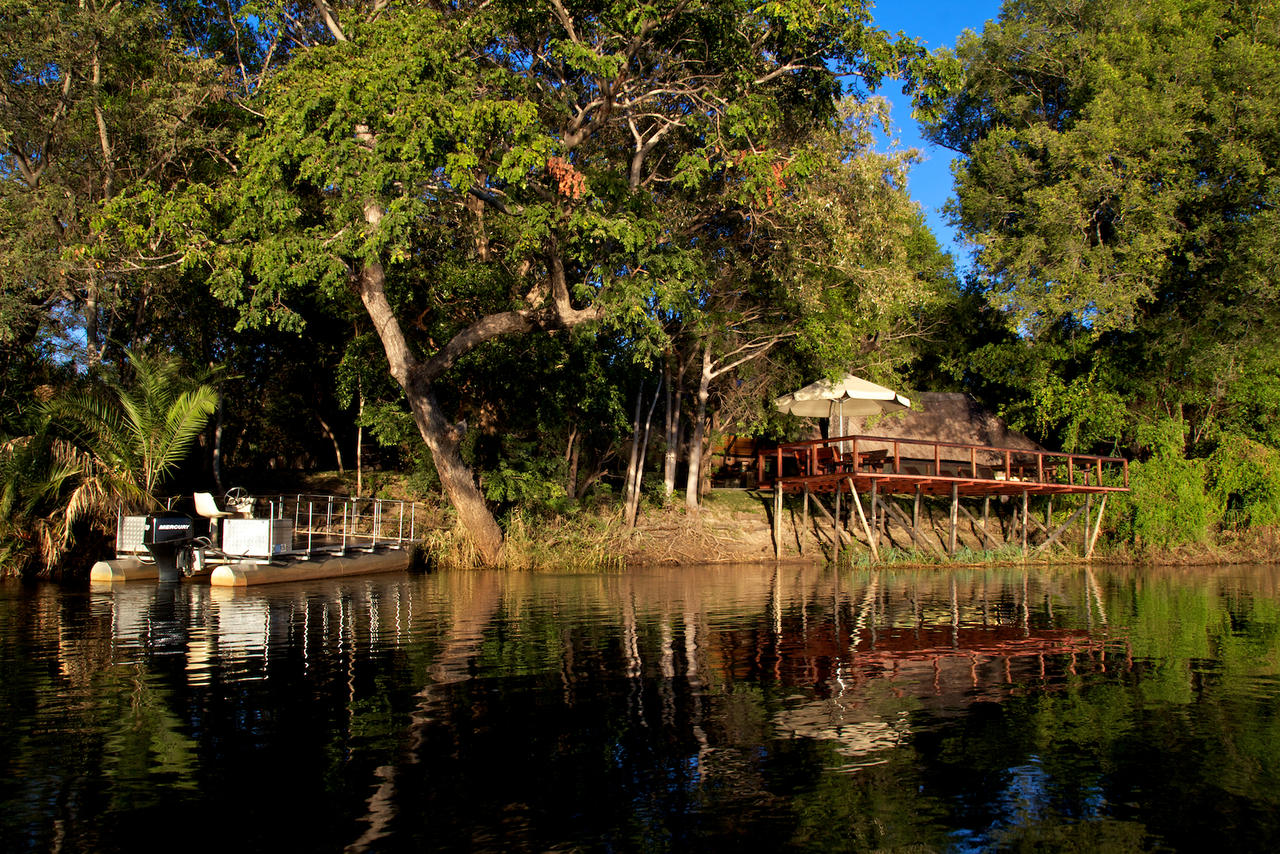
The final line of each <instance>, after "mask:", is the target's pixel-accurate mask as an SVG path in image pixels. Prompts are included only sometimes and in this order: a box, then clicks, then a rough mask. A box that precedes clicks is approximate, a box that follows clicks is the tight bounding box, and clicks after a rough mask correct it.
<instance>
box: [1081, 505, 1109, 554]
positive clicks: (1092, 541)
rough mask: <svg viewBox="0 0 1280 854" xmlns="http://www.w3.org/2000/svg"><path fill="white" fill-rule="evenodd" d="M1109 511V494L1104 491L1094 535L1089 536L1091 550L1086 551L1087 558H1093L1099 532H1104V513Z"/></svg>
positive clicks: (1094, 524)
mask: <svg viewBox="0 0 1280 854" xmlns="http://www.w3.org/2000/svg"><path fill="white" fill-rule="evenodd" d="M1106 512H1107V494H1106V493H1105V492H1104V493H1102V503H1101V504H1100V505H1098V518H1097V520H1095V521H1094V523H1093V536H1091V537H1090V538H1089V551H1088V552H1086V553H1085V560H1092V559H1093V547H1094V546H1096V545H1097V544H1098V534H1100V533H1101V532H1102V514H1103V513H1106Z"/></svg>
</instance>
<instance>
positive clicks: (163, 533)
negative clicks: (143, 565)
mask: <svg viewBox="0 0 1280 854" xmlns="http://www.w3.org/2000/svg"><path fill="white" fill-rule="evenodd" d="M195 539H196V523H195V520H194V519H192V518H191V517H190V516H187V515H186V514H184V513H176V512H174V511H171V510H165V511H161V512H159V513H152V514H151V515H150V516H148V517H147V521H146V522H145V523H144V525H143V528H142V544H143V545H144V546H146V547H147V551H149V552H151V557H153V558H155V562H156V568H157V569H158V570H159V571H160V580H161V581H181V580H182V577H183V576H184V575H190V574H191V570H192V566H191V564H192V561H193V559H194V552H195V549H194V548H193V544H194V542H195Z"/></svg>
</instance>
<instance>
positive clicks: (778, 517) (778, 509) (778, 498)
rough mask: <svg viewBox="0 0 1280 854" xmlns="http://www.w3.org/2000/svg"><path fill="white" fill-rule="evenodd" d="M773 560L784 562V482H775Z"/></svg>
mask: <svg viewBox="0 0 1280 854" xmlns="http://www.w3.org/2000/svg"><path fill="white" fill-rule="evenodd" d="M773 559H774V560H782V481H781V480H775V481H774V482H773Z"/></svg>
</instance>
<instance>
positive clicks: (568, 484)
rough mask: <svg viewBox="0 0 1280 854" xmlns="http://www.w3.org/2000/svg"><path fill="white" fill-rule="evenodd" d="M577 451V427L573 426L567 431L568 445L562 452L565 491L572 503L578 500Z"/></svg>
mask: <svg viewBox="0 0 1280 854" xmlns="http://www.w3.org/2000/svg"><path fill="white" fill-rule="evenodd" d="M578 451H579V442H578V425H576V424H575V425H574V426H573V427H572V428H571V429H570V430H569V443H568V445H566V446H565V450H564V461H565V468H566V474H565V491H566V492H567V493H568V495H569V498H570V499H572V500H574V501H577V500H578V495H579V493H578Z"/></svg>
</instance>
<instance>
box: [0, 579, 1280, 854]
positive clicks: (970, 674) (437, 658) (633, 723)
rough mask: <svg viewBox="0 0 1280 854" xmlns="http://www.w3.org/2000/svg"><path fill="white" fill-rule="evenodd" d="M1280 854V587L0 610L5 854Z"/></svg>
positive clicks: (135, 591) (251, 596) (264, 595)
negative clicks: (1083, 853) (987, 853)
mask: <svg viewBox="0 0 1280 854" xmlns="http://www.w3.org/2000/svg"><path fill="white" fill-rule="evenodd" d="M731 847H732V848H737V849H739V850H743V851H748V850H750V851H756V850H769V851H858V850H869V849H878V850H911V851H926V850H934V851H976V850H990V849H1017V850H1030V849H1035V850H1045V851H1060V850H1061V851H1066V850H1088V851H1093V850H1107V851H1147V850H1161V849H1163V850H1185V851H1203V850H1219V851H1222V852H1227V851H1274V850H1280V570H1277V569H1276V568H1275V567H1255V568H1214V569H1196V570H1180V571H1172V572H1171V571H1157V570H1139V569H1120V570H1107V571H1101V570H1095V571H1094V572H1089V571H1086V570H1082V569H1077V568H1071V569H1050V570H1045V569H1031V570H1028V571H1023V570H1022V569H990V570H959V571H955V572H940V571H936V570H931V571H925V572H914V571H889V570H882V571H877V572H872V571H849V570H844V571H836V570H833V569H822V568H797V567H793V566H786V567H782V568H777V569H775V568H773V567H699V568H688V569H662V570H643V571H636V572H631V573H627V574H620V575H607V576H597V575H591V576H583V575H528V574H520V575H504V574H497V573H466V574H462V573H456V574H455V573H440V574H434V575H425V576H407V575H392V576H380V577H372V578H364V579H360V580H348V581H340V582H329V583H320V584H311V585H308V586H295V585H286V586H280V587H274V588H260V589H257V590H251V591H249V592H243V591H241V592H235V591H227V590H221V589H218V590H211V589H210V588H208V587H204V586H197V585H178V586H176V587H170V588H157V587H156V586H155V585H151V584H134V585H127V586H119V585H118V586H115V587H110V588H105V589H102V590H96V589H95V590H75V589H68V588H65V587H64V588H60V587H57V586H52V585H46V586H38V587H23V586H18V585H16V584H7V585H0V851H3V852H6V854H9V853H10V852H23V851H86V852H117V851H118V852H134V851H161V850H164V851H174V852H176V854H182V853H183V852H192V851H201V852H203V851H218V852H243V851H273V852H274V851H280V852H286V851H343V850H349V851H432V850H448V851H579V850H580V851H669V850H681V851H693V850H696V851H720V850H726V849H729V848H731Z"/></svg>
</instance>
